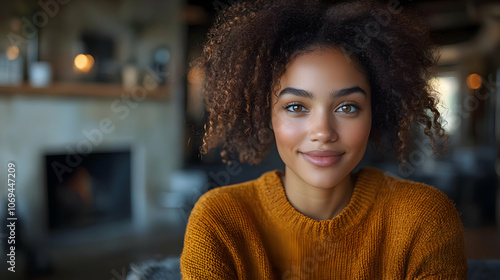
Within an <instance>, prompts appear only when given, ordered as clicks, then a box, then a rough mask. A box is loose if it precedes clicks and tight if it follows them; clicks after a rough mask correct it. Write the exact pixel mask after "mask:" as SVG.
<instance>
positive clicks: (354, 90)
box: [278, 86, 366, 99]
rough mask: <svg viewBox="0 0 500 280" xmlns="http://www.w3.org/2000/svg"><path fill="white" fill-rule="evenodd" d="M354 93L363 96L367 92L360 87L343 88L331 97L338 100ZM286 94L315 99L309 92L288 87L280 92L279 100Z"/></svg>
mask: <svg viewBox="0 0 500 280" xmlns="http://www.w3.org/2000/svg"><path fill="white" fill-rule="evenodd" d="M353 93H362V94H364V95H366V92H365V91H364V90H363V89H362V88H360V87H359V86H354V87H350V88H343V89H339V90H336V91H334V92H332V93H331V97H332V98H338V97H342V96H346V95H350V94H353ZM285 94H292V95H295V96H300V97H306V98H309V99H313V98H314V96H313V94H312V93H310V92H308V91H307V90H303V89H296V88H292V87H287V88H284V89H283V90H282V91H280V93H279V94H278V98H279V97H280V96H282V95H285Z"/></svg>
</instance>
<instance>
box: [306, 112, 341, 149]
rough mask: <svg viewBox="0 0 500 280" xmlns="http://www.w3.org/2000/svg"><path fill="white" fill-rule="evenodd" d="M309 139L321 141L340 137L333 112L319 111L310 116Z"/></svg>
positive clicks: (331, 140)
mask: <svg viewBox="0 0 500 280" xmlns="http://www.w3.org/2000/svg"><path fill="white" fill-rule="evenodd" d="M309 127H310V132H309V140H311V141H318V142H321V143H327V142H333V141H336V140H337V139H338V134H337V131H336V127H335V120H334V118H333V116H332V115H331V114H328V113H326V112H325V113H323V112H321V113H319V112H318V113H317V114H313V116H312V117H311V118H310V124H309Z"/></svg>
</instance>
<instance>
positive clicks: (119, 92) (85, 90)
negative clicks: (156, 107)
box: [0, 82, 170, 101]
mask: <svg viewBox="0 0 500 280" xmlns="http://www.w3.org/2000/svg"><path fill="white" fill-rule="evenodd" d="M142 90H143V91H141V92H138V94H139V93H140V94H142V93H143V92H145V93H146V94H147V97H146V98H147V99H151V100H158V101H167V100H169V99H170V91H169V87H168V86H159V87H158V88H156V89H154V90H147V89H146V88H142ZM14 94H16V95H17V94H22V95H28V96H47V97H99V98H121V97H132V94H131V92H130V91H126V90H125V89H123V87H122V85H121V84H105V83H67V82H66V83H64V82H56V83H52V84H50V85H49V86H47V87H39V88H37V87H32V86H30V85H29V84H27V83H26V84H22V85H20V86H0V96H5V95H14Z"/></svg>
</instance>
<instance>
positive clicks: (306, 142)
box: [271, 49, 372, 188]
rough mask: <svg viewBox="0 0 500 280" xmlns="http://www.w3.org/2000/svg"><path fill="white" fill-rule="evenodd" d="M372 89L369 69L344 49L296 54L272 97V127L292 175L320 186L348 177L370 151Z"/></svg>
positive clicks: (335, 183)
mask: <svg viewBox="0 0 500 280" xmlns="http://www.w3.org/2000/svg"><path fill="white" fill-rule="evenodd" d="M370 94H371V93H370V85H369V82H368V79H367V77H366V76H365V74H364V73H363V72H362V71H361V70H360V68H359V67H358V65H357V64H355V62H354V61H352V60H349V59H348V58H347V57H345V56H344V55H343V54H342V52H340V51H338V50H335V49H322V50H314V51H311V52H308V53H305V54H303V55H301V56H299V57H298V58H296V59H295V60H294V61H293V62H292V63H291V64H290V65H289V66H288V67H287V69H286V72H285V73H284V74H283V76H282V77H281V79H280V87H279V90H278V91H277V92H276V94H273V96H272V104H273V105H272V106H273V107H272V116H271V120H272V127H273V130H274V134H275V138H276V144H277V147H278V152H279V154H280V157H281V159H282V160H283V162H284V163H285V165H286V172H287V173H286V174H287V177H288V175H293V177H294V178H298V179H299V180H302V181H303V182H305V183H307V184H309V185H311V186H313V187H317V188H330V187H333V186H336V185H337V184H339V183H341V182H342V181H343V180H346V179H348V175H349V174H350V172H351V171H352V170H353V169H354V167H356V165H357V164H358V163H359V162H360V161H361V158H362V157H363V155H364V153H365V150H366V145H367V142H368V137H369V134H370V128H371V121H372V112H371V103H370ZM290 172H292V173H293V174H289V173H290Z"/></svg>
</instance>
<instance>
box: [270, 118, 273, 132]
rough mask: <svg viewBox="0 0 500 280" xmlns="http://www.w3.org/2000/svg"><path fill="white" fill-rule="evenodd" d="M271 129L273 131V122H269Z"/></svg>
mask: <svg viewBox="0 0 500 280" xmlns="http://www.w3.org/2000/svg"><path fill="white" fill-rule="evenodd" d="M269 128H270V129H271V130H273V121H272V120H269Z"/></svg>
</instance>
